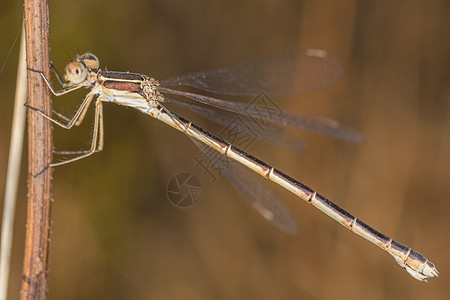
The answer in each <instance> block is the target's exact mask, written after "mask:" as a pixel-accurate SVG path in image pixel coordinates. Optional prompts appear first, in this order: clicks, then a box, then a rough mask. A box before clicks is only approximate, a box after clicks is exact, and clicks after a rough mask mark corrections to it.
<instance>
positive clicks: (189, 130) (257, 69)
mask: <svg viewBox="0 0 450 300" xmlns="http://www.w3.org/2000/svg"><path fill="white" fill-rule="evenodd" d="M99 67H100V63H99V60H98V58H97V57H96V56H95V55H93V54H91V53H85V54H83V55H79V56H78V57H77V59H76V60H74V61H71V62H69V64H68V65H67V66H66V69H65V75H64V79H65V81H66V82H65V83H64V82H63V81H62V80H61V78H60V76H59V75H58V73H57V72H56V70H55V69H53V70H54V71H55V74H56V75H57V78H58V80H59V82H60V83H61V85H62V86H63V88H64V89H63V90H61V91H55V90H54V88H53V87H52V84H51V83H50V81H49V79H48V78H46V77H45V75H44V74H43V73H42V72H41V71H36V70H30V69H29V70H30V71H34V72H37V73H40V75H41V76H42V78H43V80H44V81H45V82H46V84H47V85H48V87H49V88H50V90H51V91H52V93H53V94H54V95H55V96H61V95H64V94H67V93H69V92H72V91H74V90H77V89H80V88H83V87H84V88H90V91H89V93H88V94H87V95H86V97H85V98H84V100H83V102H82V103H81V105H80V107H79V108H78V110H77V111H76V113H75V115H74V116H73V117H72V118H71V119H70V120H69V119H66V123H63V122H62V121H59V120H56V119H54V118H52V117H51V116H47V115H46V114H44V113H43V112H42V111H40V110H37V109H35V108H32V107H30V108H31V109H33V110H35V111H36V112H38V113H39V114H41V115H42V116H44V117H45V118H47V119H49V120H50V121H52V122H54V123H55V124H57V125H59V126H61V127H63V128H66V129H70V128H72V127H73V126H74V125H79V124H80V123H81V122H82V121H83V119H84V117H85V115H86V112H87V110H88V108H89V106H90V104H91V103H92V102H93V101H94V99H95V101H94V103H95V117H94V131H93V136H92V142H91V146H90V149H89V150H87V151H81V152H72V154H77V156H76V157H73V158H71V159H68V160H64V161H60V162H54V163H52V164H50V165H49V166H50V167H54V166H58V165H62V164H66V163H69V162H73V161H76V160H79V159H82V158H85V157H87V156H89V155H91V154H93V153H95V152H98V151H101V150H102V149H103V132H104V129H103V103H104V102H113V103H116V104H119V105H123V106H128V107H132V108H135V109H137V110H139V111H141V112H142V113H145V114H147V115H150V116H151V117H153V118H155V119H157V120H160V121H162V122H164V123H166V124H167V125H169V126H171V127H173V128H175V129H177V130H179V131H181V132H182V133H184V134H185V135H187V136H189V137H190V138H191V139H192V140H193V141H194V142H195V143H196V144H198V145H199V146H200V147H201V148H202V149H204V148H205V147H207V148H211V149H214V150H215V151H217V152H218V153H219V154H220V155H222V156H223V157H226V158H228V159H230V160H232V161H235V162H237V163H239V164H241V165H243V166H245V167H247V168H249V169H250V170H252V171H254V172H256V173H258V174H259V175H261V176H263V177H264V178H267V179H269V180H271V181H273V182H275V183H276V184H278V185H280V186H282V187H283V188H285V189H286V190H288V191H290V192H292V193H294V194H295V195H296V196H298V197H299V198H301V199H303V200H305V201H306V202H308V203H311V204H312V205H313V206H315V207H316V208H318V209H319V210H321V211H322V212H324V213H325V214H327V215H328V216H329V217H331V218H333V219H334V220H336V221H337V222H338V223H340V224H341V225H343V226H345V227H346V228H348V229H350V230H351V231H353V232H354V233H356V234H358V235H360V236H362V237H363V238H365V239H366V240H368V241H370V242H371V243H373V244H375V245H377V246H378V247H380V248H381V249H383V250H386V251H387V252H388V253H389V254H391V255H392V256H393V257H394V259H395V260H396V261H397V263H398V264H399V265H400V266H401V267H403V268H405V269H406V271H407V272H408V273H409V274H410V275H411V276H413V277H414V278H416V279H418V280H421V281H427V278H429V277H435V276H438V274H439V273H438V271H437V269H436V267H435V265H434V264H433V263H431V262H430V261H429V260H427V259H426V258H425V257H424V256H422V255H421V254H420V253H418V252H417V251H415V250H413V249H411V248H409V247H407V246H405V245H402V244H400V243H399V242H397V241H395V240H393V239H391V238H389V237H388V236H386V235H384V234H383V233H381V232H379V231H377V230H376V229H374V228H372V227H370V226H369V225H367V224H366V223H364V222H362V221H361V220H360V219H358V218H356V217H355V216H354V215H352V214H350V213H349V212H347V211H346V210H344V209H342V208H341V207H339V206H338V205H336V204H335V203H333V202H331V201H330V200H328V199H327V198H325V197H324V196H322V195H321V194H319V193H317V192H316V191H314V190H312V189H311V188H309V187H307V186H306V185H304V184H302V183H300V182H299V181H297V180H295V179H293V178H291V177H289V176H288V175H286V174H284V173H283V172H281V171H279V170H277V169H275V168H274V167H272V166H270V165H268V164H267V163H265V162H263V161H261V160H259V159H258V158H255V157H253V156H252V155H250V154H248V153H246V152H244V151H243V150H241V149H239V148H237V147H235V146H233V145H231V144H230V143H228V142H227V141H224V140H223V139H221V138H219V137H217V136H215V135H213V134H211V133H209V132H208V131H206V130H204V129H202V128H201V127H199V126H197V125H195V124H194V123H192V122H190V121H188V120H186V119H185V118H183V117H181V116H179V115H177V114H176V113H174V112H172V111H170V110H169V109H167V108H166V106H165V105H166V103H173V104H176V105H179V106H186V107H188V108H191V109H192V110H194V111H197V112H199V113H200V114H203V115H208V114H210V113H211V111H210V110H208V109H207V108H205V107H203V106H199V105H195V104H192V103H188V102H182V101H179V100H175V99H173V98H171V96H169V95H176V96H183V97H186V98H189V99H191V100H194V101H196V102H198V103H201V104H204V105H209V106H213V107H216V108H219V109H223V110H226V111H228V112H232V113H237V114H241V115H250V116H251V115H257V110H256V108H252V107H248V106H247V105H245V104H244V103H239V102H230V101H224V100H220V99H217V98H213V97H209V96H205V95H200V94H196V93H191V92H186V91H182V90H179V89H176V88H174V87H178V86H188V87H193V88H196V89H200V90H203V91H206V92H211V93H217V94H225V95H232V96H254V95H255V94H257V93H258V92H260V91H262V90H264V91H266V92H267V93H268V94H270V95H273V96H283V95H290V94H299V93H304V92H307V91H310V90H316V89H320V88H322V87H325V86H327V85H329V84H331V83H332V82H334V81H335V80H337V79H338V78H339V77H340V75H341V74H342V70H343V68H342V65H341V64H340V63H339V61H338V60H337V59H335V58H333V57H332V56H330V55H328V54H327V53H326V52H325V51H323V50H316V49H309V50H305V51H299V52H295V53H291V54H286V55H282V56H276V57H271V58H266V59H262V60H257V61H253V62H248V63H243V64H240V65H236V66H232V67H229V68H224V69H219V70H211V71H203V72H195V73H188V74H185V75H181V76H177V77H173V78H170V79H166V80H161V81H158V80H156V79H154V78H152V77H149V76H146V75H142V74H134V73H128V72H112V71H105V70H101V69H100V68H99ZM219 116H220V115H219V114H214V115H213V116H212V117H210V118H211V119H220V117H219ZM258 117H259V118H262V119H263V120H264V121H267V122H272V123H275V124H278V125H289V126H293V127H297V128H301V129H305V128H306V129H309V130H312V131H317V132H319V133H324V134H328V135H330V136H333V137H337V138H341V139H347V140H352V141H358V140H360V139H361V137H360V136H359V135H358V134H357V133H356V132H354V131H353V130H351V129H349V128H346V127H344V126H342V125H341V124H339V123H338V122H336V121H332V120H328V119H324V118H318V117H306V116H298V115H295V114H292V113H288V112H283V113H282V114H281V115H262V116H261V115H259V116H258ZM227 172H228V173H225V174H226V175H227V177H229V178H230V179H231V180H232V182H233V183H234V184H235V185H237V187H238V189H240V190H241V191H242V192H243V193H244V194H245V195H246V196H247V197H248V198H249V201H250V202H251V203H252V204H253V206H254V207H255V208H256V209H257V211H258V212H260V213H261V214H262V215H263V217H265V218H266V219H267V220H269V221H271V222H273V223H274V224H275V225H277V226H278V227H280V228H282V229H284V230H285V231H288V232H291V233H295V232H296V225H295V222H294V221H293V220H292V217H291V216H290V215H289V213H288V212H287V211H286V210H285V209H284V207H283V205H282V204H281V203H280V202H278V200H277V199H276V198H274V197H272V196H270V195H268V194H265V193H262V192H260V191H259V190H258V188H254V187H252V186H251V185H250V186H249V185H247V184H243V183H242V180H249V179H244V176H239V175H236V174H233V172H232V171H230V170H229V171H227ZM237 172H239V171H237ZM258 193H259V194H258Z"/></svg>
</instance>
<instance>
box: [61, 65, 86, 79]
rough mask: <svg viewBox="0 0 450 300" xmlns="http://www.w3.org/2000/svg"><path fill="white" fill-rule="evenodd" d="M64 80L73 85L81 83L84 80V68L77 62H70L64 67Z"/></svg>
mask: <svg viewBox="0 0 450 300" xmlns="http://www.w3.org/2000/svg"><path fill="white" fill-rule="evenodd" d="M64 79H65V80H66V81H68V82H70V83H73V84H79V83H82V82H83V81H84V80H86V67H85V66H84V65H83V64H82V63H81V62H79V61H71V62H70V63H68V64H67V66H66V74H65V75H64Z"/></svg>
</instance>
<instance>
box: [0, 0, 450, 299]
mask: <svg viewBox="0 0 450 300" xmlns="http://www.w3.org/2000/svg"><path fill="white" fill-rule="evenodd" d="M21 10H22V4H21V2H18V1H1V2H0V36H1V45H2V46H1V47H0V63H1V64H3V63H4V62H5V60H6V57H7V54H8V51H9V49H10V47H11V45H12V43H13V41H14V38H15V37H16V35H17V34H18V32H19V30H20V24H21V17H22V11H21ZM449 15H450V7H449V2H448V1H446V0H427V1H426V0H422V1H418V0H417V1H416V0H403V1H298V0H281V1H255V0H244V1H206V0H202V1H175V0H169V1H137V0H128V1H83V0H81V1H52V3H51V5H50V17H51V19H50V26H51V45H52V59H53V62H54V64H55V65H56V67H57V68H58V69H60V70H63V68H64V65H65V64H66V62H67V60H68V56H67V54H66V53H68V54H70V55H71V56H74V55H75V54H76V53H77V51H80V52H81V53H82V52H84V51H92V52H94V53H95V54H96V55H98V57H99V58H100V62H101V64H102V67H107V68H108V69H109V70H121V71H132V72H140V73H145V74H148V75H152V76H154V77H156V78H166V77H170V76H174V75H178V74H181V73H185V72H190V71H199V70H203V69H212V68H219V67H223V66H228V65H231V64H235V63H239V62H242V61H246V60H250V59H254V58H259V57H264V56H269V55H275V54H280V53H284V52H288V51H292V50H295V49H303V48H321V49H325V50H326V51H328V52H329V53H331V54H333V55H334V56H336V57H338V58H339V59H340V60H341V61H342V62H343V64H344V66H345V68H346V75H345V77H344V78H343V79H342V80H341V81H339V83H338V84H336V85H334V86H333V87H331V88H328V89H326V90H323V91H320V92H315V93H311V94H307V95H302V96H297V97H290V98H283V99H280V100H277V103H278V104H279V105H280V106H282V107H283V108H285V109H288V110H290V111H298V112H302V113H307V114H316V115H322V116H327V117H330V118H333V119H336V120H339V121H341V122H343V123H345V124H348V125H350V126H352V127H354V128H356V129H357V130H358V131H359V132H361V133H362V134H363V135H364V136H365V138H366V140H365V142H364V143H362V144H352V143H347V142H344V141H338V140H334V139H332V138H327V137H323V136H317V135H314V134H311V133H303V132H301V133H299V136H300V137H302V139H303V140H304V141H305V143H306V144H307V146H308V149H307V151H305V152H304V153H296V152H292V151H289V150H285V149H284V150H283V149H278V148H276V147H274V146H267V145H266V144H263V143H261V144H258V143H255V144H252V146H251V147H250V149H248V150H249V151H250V152H251V153H253V154H255V155H257V156H258V157H260V158H261V159H263V160H266V161H267V162H269V163H271V164H272V165H274V166H276V167H278V168H279V169H281V170H282V171H284V172H286V173H287V174H289V175H291V176H292V177H294V178H297V179H298V180H300V181H302V182H304V183H305V184H307V185H309V186H311V187H313V188H315V189H317V190H318V191H319V192H320V193H322V194H324V195H325V196H327V197H328V198H329V199H331V200H332V201H335V202H336V203H337V204H339V205H341V206H343V207H344V208H346V209H347V210H349V211H350V212H351V213H353V214H355V215H357V216H358V217H360V218H361V219H362V220H363V221H365V222H367V223H369V224H370V225H372V226H374V227H375V228H377V229H378V230H380V231H382V232H384V233H386V234H387V235H389V236H391V237H393V238H394V239H396V240H398V241H399V242H401V243H404V244H406V245H408V246H410V247H412V248H414V249H416V250H417V251H419V252H421V253H422V254H424V255H425V256H426V257H427V258H429V259H430V260H431V261H432V262H433V263H435V264H436V265H437V267H438V270H439V271H440V273H441V277H440V278H438V279H431V281H430V282H429V283H428V284H424V283H421V282H418V281H416V280H414V279H413V278H412V277H410V276H409V275H408V274H407V273H406V272H405V271H404V270H402V269H401V268H399V267H398V266H397V264H396V262H395V261H394V260H393V259H392V258H391V257H390V256H389V255H388V254H387V253H383V251H381V250H380V249H378V248H377V247H375V246H373V245H371V244H370V243H368V242H367V241H365V240H363V239H361V238H359V237H357V236H355V235H354V234H352V233H351V232H349V231H348V230H346V229H345V228H343V227H342V226H340V225H338V224H337V223H336V222H334V221H332V220H331V219H329V218H328V217H326V216H325V215H324V214H322V213H321V212H319V211H318V210H316V209H314V208H313V207H312V206H309V205H307V204H306V203H304V202H303V201H300V200H299V199H297V198H295V197H294V196H293V195H292V194H290V193H289V192H286V191H284V190H282V189H280V188H278V187H275V185H274V184H268V186H269V187H270V188H271V190H273V191H275V193H276V194H277V196H278V197H279V198H280V199H282V201H283V202H284V203H285V205H286V206H287V207H288V208H289V209H290V211H291V213H292V214H293V216H294V217H295V219H296V220H297V222H298V223H299V228H300V233H299V235H298V236H294V237H292V236H289V235H287V234H284V233H283V232H281V231H279V230H278V229H277V228H275V227H274V226H272V225H271V224H270V223H268V222H266V221H265V220H264V219H263V218H261V217H260V216H259V215H258V214H257V213H256V212H254V211H253V210H252V208H251V207H250V206H248V205H247V204H246V203H245V201H243V200H242V199H241V196H240V195H239V194H238V193H237V192H236V191H235V190H234V189H233V187H232V186H231V184H230V183H228V182H227V181H226V180H225V179H220V180H218V181H217V182H216V183H212V182H211V180H209V179H208V178H207V177H203V176H202V173H201V170H200V169H198V168H196V167H195V164H194V161H193V157H194V155H196V154H197V153H198V150H197V149H196V147H195V146H194V145H193V144H192V143H191V142H190V141H189V139H187V138H186V137H184V136H182V134H180V133H178V132H175V131H174V130H172V129H170V128H169V127H167V126H165V125H164V124H162V123H159V122H156V121H155V120H153V119H151V118H150V117H148V116H145V115H143V114H141V113H139V112H137V111H134V110H132V109H124V108H122V107H118V106H115V105H113V104H111V105H105V129H106V137H105V150H104V151H103V152H102V153H100V154H96V155H94V156H92V157H90V158H88V159H85V160H83V161H80V162H76V163H73V164H70V165H66V166H62V167H58V168H57V169H56V170H55V172H54V183H53V186H54V204H53V210H52V214H53V227H52V231H53V233H52V240H51V253H50V259H51V262H50V281H49V293H48V299H293V298H296V299H344V298H345V299H386V298H387V299H391V298H396V299H444V297H445V295H446V294H448V286H449V284H450V281H449V280H448V278H449V274H450V262H449V258H448V253H449V249H450V238H449V233H450V221H449V220H450V215H449V214H450V202H449V200H450V187H449V179H450V156H449V153H450V130H449V129H450V126H449V122H450V118H449V112H450V108H449V80H450V73H449V70H450V53H449V49H450V39H449V36H450V30H449V29H450V18H449ZM18 52H19V51H18V44H16V45H15V46H14V48H13V49H12V54H11V56H10V57H9V59H8V60H7V61H6V65H5V69H4V70H3V72H2V73H1V74H0V90H1V93H0V101H1V108H0V113H1V117H0V140H1V144H0V170H2V171H1V172H0V193H1V194H2V197H3V191H4V182H5V178H4V174H5V173H6V166H7V153H8V144H9V133H10V126H11V125H10V124H11V115H12V107H13V103H12V101H13V95H14V84H15V78H16V74H15V72H16V66H17V56H18ZM84 94H85V91H80V92H77V93H73V94H69V95H67V96H64V97H61V98H58V99H54V108H55V109H57V110H59V111H62V112H64V113H66V114H70V113H72V112H73V111H74V110H75V107H76V106H77V105H78V104H79V103H80V100H81V99H82V97H83V96H84ZM187 117H189V118H191V119H192V120H193V121H195V122H196V123H198V124H200V125H202V126H205V127H207V128H208V129H211V130H212V131H213V132H219V131H220V130H221V128H220V127H218V126H216V125H213V124H210V123H209V122H206V121H203V120H201V118H200V117H197V116H195V115H193V114H189V113H188V114H187ZM89 121H90V120H86V122H85V123H84V125H83V126H81V127H80V128H76V129H73V130H72V131H70V132H69V131H65V130H63V129H60V128H55V138H54V140H55V147H56V148H57V149H66V150H68V149H70V150H73V149H75V150H76V149H81V148H85V147H86V146H87V145H88V139H89V135H90V133H91V129H92V126H91V123H89ZM24 157H25V154H24ZM22 169H23V171H22V174H23V176H22V182H21V185H20V193H19V196H20V199H19V204H18V207H17V216H16V227H15V237H14V252H13V257H12V259H13V265H12V273H11V281H10V290H9V295H10V297H9V299H15V298H17V296H18V291H19V289H20V280H21V270H22V260H21V259H22V255H23V241H24V229H25V227H24V224H25V214H26V202H25V201H26V199H25V197H26V181H25V178H26V176H25V174H26V166H25V163H24V165H23V167H22ZM182 171H187V172H191V173H193V174H195V175H196V176H197V177H198V178H199V179H200V180H201V183H202V186H203V195H202V199H201V200H200V202H199V203H198V204H197V205H196V206H195V207H193V208H190V209H185V210H181V209H177V208H175V207H174V206H173V205H171V204H170V203H169V201H168V200H167V197H166V189H167V183H168V181H169V180H170V178H171V177H172V176H174V175H175V174H177V173H179V172H182Z"/></svg>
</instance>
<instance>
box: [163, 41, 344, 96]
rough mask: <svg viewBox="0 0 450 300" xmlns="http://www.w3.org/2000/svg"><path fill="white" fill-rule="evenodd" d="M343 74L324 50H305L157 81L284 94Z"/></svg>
mask: <svg viewBox="0 0 450 300" xmlns="http://www.w3.org/2000/svg"><path fill="white" fill-rule="evenodd" d="M343 73H344V68H343V66H342V64H341V63H340V62H339V60H337V59H336V58H334V57H332V56H330V55H329V54H328V53H327V52H325V51H323V50H317V49H308V50H303V51H298V52H294V53H289V54H284V55H281V56H275V57H269V58H264V59H260V60H255V61H251V62H246V63H242V64H239V65H235V66H232V67H228V68H224V69H218V70H209V71H201V72H193V73H187V74H184V75H181V76H177V77H172V78H169V79H165V80H161V81H160V84H161V86H166V87H175V86H190V87H194V88H197V89H200V90H204V91H208V92H212V93H217V94H222V95H233V96H255V95H257V94H258V93H260V92H261V91H265V92H267V93H268V94H270V95H271V96H287V95H296V94H301V93H306V92H310V91H314V90H319V89H322V88H324V87H326V86H329V85H330V84H332V83H334V82H335V81H337V80H338V79H339V78H340V77H341V76H342V74H343Z"/></svg>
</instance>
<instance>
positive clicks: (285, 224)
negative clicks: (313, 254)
mask: <svg viewBox="0 0 450 300" xmlns="http://www.w3.org/2000/svg"><path fill="white" fill-rule="evenodd" d="M191 140H192V141H193V142H194V143H195V144H196V145H197V146H198V147H199V148H200V149H201V151H202V152H203V154H205V155H206V156H207V157H208V159H209V160H210V161H211V163H213V164H215V165H216V167H217V168H218V170H220V172H221V173H222V174H223V175H225V176H226V177H227V178H228V180H229V181H231V182H232V183H233V185H234V186H235V187H236V189H237V190H238V191H239V192H241V193H242V195H243V196H244V199H245V200H247V201H248V202H249V203H250V204H251V205H252V207H253V208H254V209H255V210H256V211H258V212H259V213H260V214H261V215H262V216H263V217H264V218H265V219H266V220H268V221H269V222H271V223H273V224H274V225H275V226H277V227H278V228H280V229H281V230H283V231H285V232H287V233H289V234H293V235H294V234H297V233H298V227H297V223H296V222H295V221H294V219H293V217H292V216H291V214H290V213H289V211H288V210H287V209H286V208H285V207H284V205H283V204H282V203H281V202H280V200H278V199H277V198H276V197H275V195H273V194H272V192H270V190H268V189H267V187H266V186H265V185H264V184H262V183H261V182H260V181H259V180H258V179H257V178H256V177H255V175H253V174H252V173H251V172H250V171H248V170H247V169H245V168H244V167H243V166H241V165H240V164H239V163H237V162H235V161H234V160H231V159H229V158H228V157H226V156H224V155H222V154H220V153H219V152H217V151H215V150H214V149H211V148H209V147H208V146H206V145H205V144H203V143H201V142H199V141H197V140H194V139H191Z"/></svg>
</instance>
